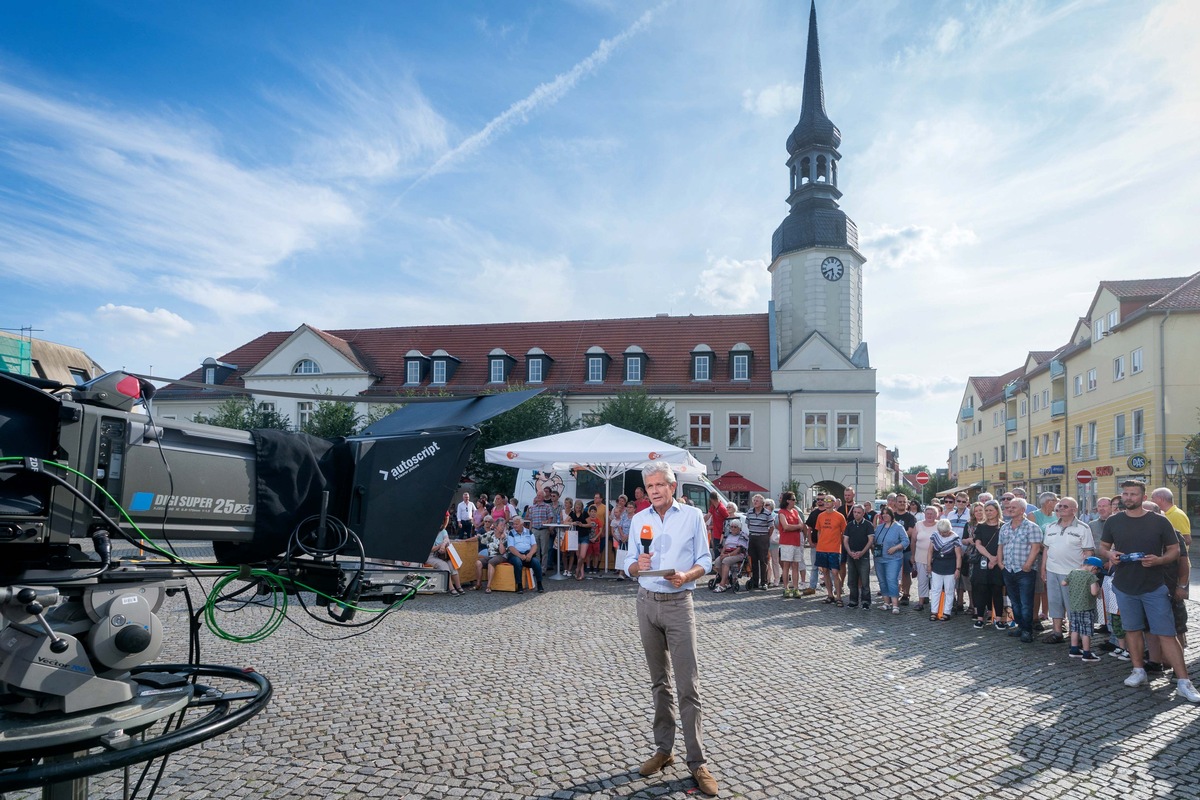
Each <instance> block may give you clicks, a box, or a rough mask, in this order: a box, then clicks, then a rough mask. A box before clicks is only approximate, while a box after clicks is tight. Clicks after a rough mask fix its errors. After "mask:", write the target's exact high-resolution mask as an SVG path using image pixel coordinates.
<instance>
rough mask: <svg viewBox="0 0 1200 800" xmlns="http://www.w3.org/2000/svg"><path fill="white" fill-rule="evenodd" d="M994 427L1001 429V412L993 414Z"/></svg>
mask: <svg viewBox="0 0 1200 800" xmlns="http://www.w3.org/2000/svg"><path fill="white" fill-rule="evenodd" d="M992 427H993V428H998V427H1000V412H999V411H993V412H992Z"/></svg>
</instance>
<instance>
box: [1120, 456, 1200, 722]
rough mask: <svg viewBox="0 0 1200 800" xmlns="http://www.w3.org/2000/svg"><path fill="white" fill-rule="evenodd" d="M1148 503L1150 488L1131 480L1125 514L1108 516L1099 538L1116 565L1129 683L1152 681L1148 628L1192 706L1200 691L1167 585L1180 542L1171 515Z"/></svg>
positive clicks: (1125, 490)
mask: <svg viewBox="0 0 1200 800" xmlns="http://www.w3.org/2000/svg"><path fill="white" fill-rule="evenodd" d="M1145 499H1146V484H1144V483H1142V482H1141V481H1138V480H1132V479H1131V480H1126V481H1123V482H1122V483H1121V505H1122V506H1123V507H1124V508H1123V510H1124V512H1125V513H1123V514H1114V515H1113V516H1111V517H1109V518H1108V521H1107V522H1105V523H1104V533H1103V534H1101V536H1100V554H1101V555H1102V556H1103V557H1105V558H1107V559H1108V560H1109V562H1110V563H1112V564H1114V565H1116V569H1115V570H1114V572H1113V589H1114V591H1115V593H1116V595H1117V605H1119V606H1120V608H1121V624H1122V625H1123V626H1124V628H1125V640H1126V642H1127V643H1128V650H1129V660H1130V661H1131V662H1132V663H1133V672H1132V673H1131V674H1130V675H1129V677H1128V678H1126V679H1125V685H1126V686H1131V687H1133V686H1142V685H1144V684H1146V683H1148V682H1149V679H1148V678H1147V677H1146V669H1145V661H1144V658H1145V653H1144V647H1145V631H1146V630H1147V629H1148V630H1149V631H1150V635H1151V636H1154V637H1155V638H1156V639H1157V641H1158V644H1159V647H1160V648H1162V660H1163V661H1164V662H1165V663H1167V664H1169V665H1170V666H1171V669H1172V670H1174V672H1175V679H1176V684H1175V685H1176V689H1175V691H1176V693H1177V694H1179V695H1180V696H1181V697H1183V698H1184V699H1185V700H1188V701H1189V702H1192V703H1200V692H1197V691H1196V687H1194V686H1193V685H1192V682H1191V681H1190V680H1188V674H1187V663H1186V661H1184V658H1183V649H1182V648H1181V647H1180V646H1179V641H1178V640H1177V639H1176V638H1175V620H1174V617H1173V616H1172V612H1171V601H1170V597H1169V596H1168V591H1167V587H1166V585H1165V584H1164V582H1163V570H1164V568H1165V567H1168V566H1170V567H1175V566H1176V564H1175V562H1176V560H1178V558H1179V544H1178V540H1177V538H1176V534H1175V529H1174V528H1172V527H1171V523H1170V522H1168V521H1167V518H1166V517H1164V516H1162V515H1161V514H1151V513H1148V512H1147V511H1146V510H1145V509H1144V508H1142V503H1143V501H1145Z"/></svg>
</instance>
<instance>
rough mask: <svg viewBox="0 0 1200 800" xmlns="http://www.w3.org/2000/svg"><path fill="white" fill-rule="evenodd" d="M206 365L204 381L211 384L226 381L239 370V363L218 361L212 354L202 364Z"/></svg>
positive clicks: (215, 384)
mask: <svg viewBox="0 0 1200 800" xmlns="http://www.w3.org/2000/svg"><path fill="white" fill-rule="evenodd" d="M201 366H202V367H204V382H205V383H207V384H209V385H210V386H217V385H220V384H223V383H225V380H226V379H227V378H228V377H229V376H230V375H232V374H233V373H235V372H237V365H235V364H226V363H225V362H224V361H217V360H216V359H215V358H213V357H212V356H209V357H208V358H206V359H204V362H203V363H202V364H201Z"/></svg>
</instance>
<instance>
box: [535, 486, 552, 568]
mask: <svg viewBox="0 0 1200 800" xmlns="http://www.w3.org/2000/svg"><path fill="white" fill-rule="evenodd" d="M552 493H553V490H552V489H551V488H550V487H549V486H547V487H545V488H544V489H542V491H541V492H539V493H537V494H536V495H534V497H533V505H532V506H530V508H529V527H530V528H532V529H533V536H534V538H535V539H536V540H537V546H538V553H539V554H540V555H541V556H542V558H546V559H548V556H547V555H546V554H548V553H549V552H550V529H549V528H547V527H546V526H547V525H549V524H550V523H552V522H558V519H557V518H556V517H555V515H554V506H553V505H552V504H551V497H552Z"/></svg>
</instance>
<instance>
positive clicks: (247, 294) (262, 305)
mask: <svg viewBox="0 0 1200 800" xmlns="http://www.w3.org/2000/svg"><path fill="white" fill-rule="evenodd" d="M158 285H159V286H161V287H162V289H163V290H164V291H167V292H170V293H171V294H173V295H175V296H177V297H181V298H183V299H185V300H188V301H190V302H192V303H195V304H196V305H198V306H202V307H204V308H207V309H210V310H211V311H215V312H216V313H217V314H218V315H219V316H222V317H234V316H248V315H254V314H263V313H265V312H268V311H271V310H273V309H275V308H276V307H277V306H278V303H277V302H276V300H275V299H274V298H272V297H268V296H267V295H265V294H262V293H261V292H257V291H254V290H252V289H246V288H239V287H238V286H237V285H236V284H234V283H223V284H222V283H215V282H213V281H206V280H203V279H196V280H187V279H179V278H162V279H160V280H159V281H158Z"/></svg>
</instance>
